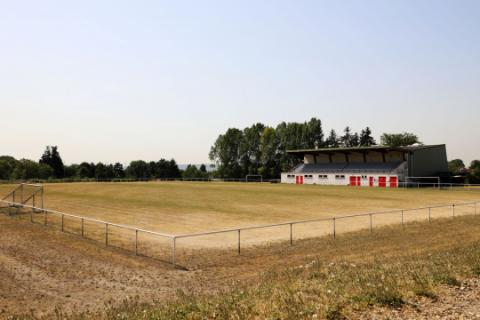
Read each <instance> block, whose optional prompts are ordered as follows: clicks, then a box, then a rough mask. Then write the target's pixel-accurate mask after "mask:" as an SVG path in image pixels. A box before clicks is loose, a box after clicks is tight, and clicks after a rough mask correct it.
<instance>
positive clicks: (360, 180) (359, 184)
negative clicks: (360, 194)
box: [357, 177, 362, 187]
mask: <svg viewBox="0 0 480 320" xmlns="http://www.w3.org/2000/svg"><path fill="white" fill-rule="evenodd" d="M361 185H362V177H357V186H359V187H360V186H361Z"/></svg>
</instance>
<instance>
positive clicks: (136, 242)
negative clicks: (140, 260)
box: [135, 229, 138, 256]
mask: <svg viewBox="0 0 480 320" xmlns="http://www.w3.org/2000/svg"><path fill="white" fill-rule="evenodd" d="M135 255H136V256H138V229H135Z"/></svg>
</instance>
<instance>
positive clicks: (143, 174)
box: [125, 160, 151, 179]
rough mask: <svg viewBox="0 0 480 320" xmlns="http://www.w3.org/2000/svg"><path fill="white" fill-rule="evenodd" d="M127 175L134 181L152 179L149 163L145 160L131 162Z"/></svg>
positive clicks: (126, 171)
mask: <svg viewBox="0 0 480 320" xmlns="http://www.w3.org/2000/svg"><path fill="white" fill-rule="evenodd" d="M125 173H126V175H127V176H128V177H130V178H133V179H150V177H151V176H150V170H149V166H148V163H146V162H145V161H143V160H136V161H132V162H130V164H129V166H128V167H127V169H126V170H125Z"/></svg>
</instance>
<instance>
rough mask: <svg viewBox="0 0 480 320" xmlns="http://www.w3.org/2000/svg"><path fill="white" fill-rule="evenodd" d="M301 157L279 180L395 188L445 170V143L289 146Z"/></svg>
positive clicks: (431, 176) (435, 176) (434, 175)
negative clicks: (402, 145) (410, 180)
mask: <svg viewBox="0 0 480 320" xmlns="http://www.w3.org/2000/svg"><path fill="white" fill-rule="evenodd" d="M287 152H288V153H289V154H291V155H294V156H297V157H299V158H303V163H301V164H299V165H298V166H296V167H295V168H293V169H292V170H291V171H289V172H284V173H282V177H281V181H282V183H291V184H325V185H351V186H366V187H391V188H396V187H398V186H399V185H400V184H402V183H404V182H405V181H407V179H413V180H415V179H425V178H437V177H441V176H443V175H445V174H446V173H447V172H448V163H447V152H446V147H445V145H430V146H424V145H418V146H407V147H386V146H372V147H354V148H324V149H305V150H290V151H287Z"/></svg>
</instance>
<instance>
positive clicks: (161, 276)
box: [0, 215, 480, 319]
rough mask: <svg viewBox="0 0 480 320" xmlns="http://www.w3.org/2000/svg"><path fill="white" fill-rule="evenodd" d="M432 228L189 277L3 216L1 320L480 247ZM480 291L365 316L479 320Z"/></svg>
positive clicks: (467, 229) (261, 256)
mask: <svg viewBox="0 0 480 320" xmlns="http://www.w3.org/2000/svg"><path fill="white" fill-rule="evenodd" d="M472 221H473V220H472ZM475 221H477V220H475ZM427 226H428V227H425V226H422V227H420V226H419V227H414V226H412V227H411V228H409V227H407V228H406V229H404V230H403V231H402V228H401V227H397V228H396V229H395V227H392V228H391V230H390V231H388V232H384V233H381V234H380V233H379V234H378V236H376V235H375V234H374V235H370V234H369V233H367V232H365V233H363V236H362V233H357V234H352V235H350V234H346V235H342V236H340V237H338V238H337V239H336V240H335V241H334V240H332V239H329V238H324V239H312V240H307V241H300V242H298V243H295V245H294V246H292V247H290V246H282V247H276V248H273V249H272V248H270V249H268V248H264V249H262V248H257V249H250V250H246V251H245V253H242V255H241V256H237V255H234V254H233V255H232V254H231V252H230V251H229V252H227V253H222V254H219V255H216V256H214V255H213V254H214V253H215V251H214V250H212V251H211V252H209V251H205V253H204V254H202V255H201V256H199V258H200V260H198V261H196V262H195V261H194V263H192V264H190V265H185V266H186V267H187V269H188V270H187V269H185V270H178V269H177V270H174V269H172V267H171V266H170V265H169V264H166V263H163V262H160V261H156V260H153V259H148V258H142V257H135V256H134V255H132V254H129V253H127V252H125V251H121V250H117V249H114V248H105V247H104V246H103V245H101V244H98V243H96V242H91V241H88V240H85V239H81V238H80V237H78V236H75V235H70V234H66V233H60V232H57V231H55V230H53V229H50V228H45V227H43V226H41V225H39V224H31V223H30V222H28V221H25V220H21V219H18V218H17V217H8V216H4V215H0V230H1V232H0V318H5V317H7V316H8V315H11V314H29V313H32V314H34V315H35V316H41V315H52V314H54V312H55V309H56V308H58V309H59V310H62V312H66V313H71V312H76V313H78V312H90V313H92V312H93V313H95V312H98V311H101V310H102V309H104V308H105V304H106V303H111V304H113V305H115V304H119V303H121V302H122V301H123V300H124V299H126V298H127V297H135V296H138V298H139V300H140V301H143V302H157V303H162V302H163V301H167V300H168V299H172V298H175V294H176V292H177V290H179V289H180V290H184V291H186V292H198V293H199V294H209V293H215V292H217V291H218V290H220V289H225V288H228V287H230V286H231V285H232V283H234V282H240V283H243V284H245V283H254V282H255V281H256V279H258V278H259V277H260V276H261V274H262V273H264V272H266V271H268V270H271V269H274V270H275V269H278V268H290V267H292V268H295V267H296V266H298V265H303V264H305V261H310V260H312V259H317V260H321V261H345V260H347V261H362V262H364V261H367V260H369V259H374V257H376V256H394V257H395V256H397V255H399V256H400V255H408V254H425V253H426V252H430V251H431V250H442V249H448V248H455V247H456V246H458V245H459V244H463V245H468V244H472V243H477V242H478V241H479V240H478V230H479V227H480V225H479V224H478V222H475V223H472V222H469V223H465V222H462V220H461V219H454V220H448V222H447V223H444V225H438V226H437V225H436V224H432V225H427ZM425 228H429V229H428V232H424V229H425ZM458 230H462V232H458ZM406 232H407V233H406ZM409 232H411V233H409ZM365 252H368V253H369V254H368V255H365ZM202 259H203V260H202ZM212 261H213V263H212ZM479 285H480V283H479V281H478V280H468V281H467V282H464V284H463V285H462V287H463V289H462V287H459V288H458V289H456V288H447V287H446V288H444V289H443V290H442V291H441V292H439V294H438V300H437V301H436V302H434V301H431V300H419V301H418V302H416V303H417V304H418V307H415V306H414V305H412V304H411V305H409V306H407V307H405V308H403V309H402V310H400V311H392V310H391V309H386V310H383V309H372V310H368V312H366V313H362V314H359V317H361V318H362V317H363V319H374V318H375V317H378V319H387V318H388V316H390V318H393V319H416V318H418V319H435V317H437V316H438V317H437V318H438V319H445V318H446V319H449V318H448V317H450V318H451V319H458V318H460V316H458V315H459V314H462V315H463V317H464V318H465V319H475V317H474V316H475V315H476V314H478V298H479V290H480V288H479ZM418 309H419V310H421V311H418Z"/></svg>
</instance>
